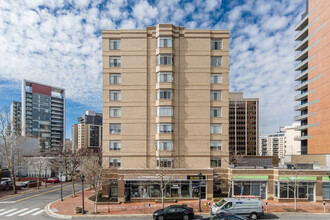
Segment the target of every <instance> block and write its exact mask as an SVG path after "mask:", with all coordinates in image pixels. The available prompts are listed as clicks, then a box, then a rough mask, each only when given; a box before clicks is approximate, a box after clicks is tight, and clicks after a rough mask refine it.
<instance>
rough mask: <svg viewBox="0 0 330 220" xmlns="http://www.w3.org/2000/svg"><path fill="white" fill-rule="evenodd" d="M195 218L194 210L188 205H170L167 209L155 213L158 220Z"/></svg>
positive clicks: (154, 215) (154, 216)
mask: <svg viewBox="0 0 330 220" xmlns="http://www.w3.org/2000/svg"><path fill="white" fill-rule="evenodd" d="M193 217H194V210H193V208H190V207H188V206H186V205H170V206H168V207H166V208H165V209H159V210H157V211H155V212H154V213H153V218H154V219H156V220H164V219H183V220H188V219H192V218H193Z"/></svg>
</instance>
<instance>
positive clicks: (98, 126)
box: [72, 111, 102, 152]
mask: <svg viewBox="0 0 330 220" xmlns="http://www.w3.org/2000/svg"><path fill="white" fill-rule="evenodd" d="M72 144H73V148H74V149H75V150H77V149H78V150H79V149H88V150H91V151H94V152H97V151H98V150H99V149H101V147H102V113H96V112H94V111H86V114H85V115H83V116H81V117H79V118H78V124H76V125H73V126H72Z"/></svg>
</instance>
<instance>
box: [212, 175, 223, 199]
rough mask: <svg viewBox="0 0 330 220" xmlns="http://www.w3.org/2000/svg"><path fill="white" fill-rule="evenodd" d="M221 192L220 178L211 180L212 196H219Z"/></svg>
mask: <svg viewBox="0 0 330 220" xmlns="http://www.w3.org/2000/svg"><path fill="white" fill-rule="evenodd" d="M221 193H222V190H221V179H215V180H213V197H220V196H221Z"/></svg>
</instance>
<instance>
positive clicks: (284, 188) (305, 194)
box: [274, 176, 317, 201]
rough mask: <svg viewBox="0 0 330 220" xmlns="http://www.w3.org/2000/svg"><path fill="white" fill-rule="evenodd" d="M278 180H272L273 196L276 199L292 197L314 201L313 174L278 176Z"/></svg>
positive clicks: (315, 178) (314, 178)
mask: <svg viewBox="0 0 330 220" xmlns="http://www.w3.org/2000/svg"><path fill="white" fill-rule="evenodd" d="M278 180H279V181H275V182H274V197H275V198H277V199H294V198H295V196H294V193H295V192H296V198H297V199H299V200H308V201H315V183H316V180H317V177H314V176H306V177H304V176H297V177H295V176H280V177H279V178H278Z"/></svg>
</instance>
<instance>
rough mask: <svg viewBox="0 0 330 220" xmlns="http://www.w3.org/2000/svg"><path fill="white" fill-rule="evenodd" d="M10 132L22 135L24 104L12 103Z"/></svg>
mask: <svg viewBox="0 0 330 220" xmlns="http://www.w3.org/2000/svg"><path fill="white" fill-rule="evenodd" d="M10 117H11V123H10V126H11V127H10V130H11V132H12V133H16V134H21V132H22V131H21V127H22V125H21V120H22V103H21V102H15V101H14V102H12V103H11V105H10Z"/></svg>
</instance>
